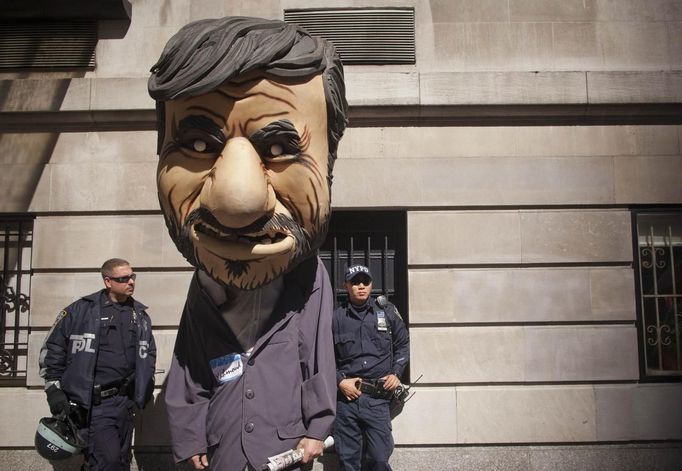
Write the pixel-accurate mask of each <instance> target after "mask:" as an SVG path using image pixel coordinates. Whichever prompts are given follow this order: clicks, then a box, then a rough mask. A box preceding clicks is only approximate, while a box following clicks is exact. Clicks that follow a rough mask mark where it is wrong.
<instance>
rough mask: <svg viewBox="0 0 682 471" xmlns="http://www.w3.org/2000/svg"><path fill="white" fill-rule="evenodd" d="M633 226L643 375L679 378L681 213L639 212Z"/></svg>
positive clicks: (681, 354) (681, 371)
mask: <svg viewBox="0 0 682 471" xmlns="http://www.w3.org/2000/svg"><path fill="white" fill-rule="evenodd" d="M636 226H637V249H638V257H637V262H638V269H639V270H638V271H639V278H638V285H639V300H640V305H639V308H640V313H639V314H640V327H641V332H640V338H641V341H642V351H643V353H644V366H645V370H646V375H647V376H649V377H660V376H677V375H681V374H682V352H681V350H682V344H681V341H682V336H681V335H680V327H681V325H682V211H676V212H640V213H637V214H636Z"/></svg>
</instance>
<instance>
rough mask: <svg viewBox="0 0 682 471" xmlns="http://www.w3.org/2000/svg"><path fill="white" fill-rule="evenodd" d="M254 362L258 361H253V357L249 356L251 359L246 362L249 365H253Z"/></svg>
mask: <svg viewBox="0 0 682 471" xmlns="http://www.w3.org/2000/svg"><path fill="white" fill-rule="evenodd" d="M254 363H256V362H255V361H253V358H249V361H247V362H246V364H247V365H249V366H253V364H254Z"/></svg>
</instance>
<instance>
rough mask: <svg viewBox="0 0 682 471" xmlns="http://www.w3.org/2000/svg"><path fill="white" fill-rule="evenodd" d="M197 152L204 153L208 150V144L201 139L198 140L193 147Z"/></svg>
mask: <svg viewBox="0 0 682 471" xmlns="http://www.w3.org/2000/svg"><path fill="white" fill-rule="evenodd" d="M192 147H193V148H194V150H195V151H197V152H203V151H205V150H206V147H207V146H206V142H204V141H202V140H201V139H197V140H196V141H194V144H193V145H192Z"/></svg>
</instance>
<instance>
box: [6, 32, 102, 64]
mask: <svg viewBox="0 0 682 471" xmlns="http://www.w3.org/2000/svg"><path fill="white" fill-rule="evenodd" d="M96 46H97V23H96V22H95V21H77V22H73V21H69V22H65V21H12V22H9V21H3V22H0V70H8V69H76V68H87V69H93V68H94V67H95V47H96Z"/></svg>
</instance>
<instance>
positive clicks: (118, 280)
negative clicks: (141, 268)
mask: <svg viewBox="0 0 682 471" xmlns="http://www.w3.org/2000/svg"><path fill="white" fill-rule="evenodd" d="M107 278H109V279H110V280H112V281H115V282H116V283H128V282H129V281H130V280H133V281H134V280H135V278H137V273H133V274H132V275H126V276H107Z"/></svg>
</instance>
